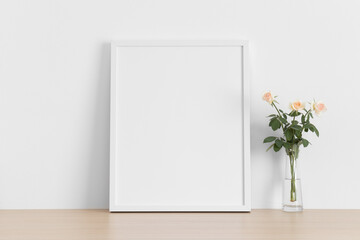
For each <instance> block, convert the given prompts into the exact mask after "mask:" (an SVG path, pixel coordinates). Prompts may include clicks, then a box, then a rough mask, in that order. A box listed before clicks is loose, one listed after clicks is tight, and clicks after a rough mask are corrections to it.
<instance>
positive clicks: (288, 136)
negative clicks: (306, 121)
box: [284, 128, 294, 141]
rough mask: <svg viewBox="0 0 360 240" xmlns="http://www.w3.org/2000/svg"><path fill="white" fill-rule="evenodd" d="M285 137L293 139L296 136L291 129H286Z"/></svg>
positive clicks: (287, 139) (289, 139) (288, 139)
mask: <svg viewBox="0 0 360 240" xmlns="http://www.w3.org/2000/svg"><path fill="white" fill-rule="evenodd" d="M284 134H285V138H286V141H291V140H292V139H293V136H294V133H293V131H292V130H291V129H289V128H288V129H286V131H285V133H284Z"/></svg>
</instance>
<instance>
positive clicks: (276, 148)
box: [274, 144, 281, 152]
mask: <svg viewBox="0 0 360 240" xmlns="http://www.w3.org/2000/svg"><path fill="white" fill-rule="evenodd" d="M280 149H281V147H278V146H277V145H276V144H275V145H274V151H275V152H278V151H280Z"/></svg>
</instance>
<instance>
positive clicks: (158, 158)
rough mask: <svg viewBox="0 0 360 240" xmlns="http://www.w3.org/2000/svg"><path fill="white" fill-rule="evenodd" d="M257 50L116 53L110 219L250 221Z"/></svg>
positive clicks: (132, 44)
mask: <svg viewBox="0 0 360 240" xmlns="http://www.w3.org/2000/svg"><path fill="white" fill-rule="evenodd" d="M249 85H250V83H249V77H248V43H247V42H246V41H240V40H213V41H212V40H209V41H188V40H184V41H171V40H161V41H116V42H112V43H111V116H110V118H111V123H110V198H109V201H110V204H109V205H110V206H109V210H110V212H147V211H149V212H182V211H185V212H192V211H196V212H203V211H204V212H248V211H250V210H251V200H250V197H251V191H250V180H251V178H250V96H249V95H250V86H249Z"/></svg>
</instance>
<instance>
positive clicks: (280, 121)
mask: <svg viewBox="0 0 360 240" xmlns="http://www.w3.org/2000/svg"><path fill="white" fill-rule="evenodd" d="M271 105H273V106H274V108H275V109H276V111H277V112H278V114H279V117H280V118H281V114H280V111H279V109H278V108H277V107H276V105H275V103H274V102H272V103H271ZM280 124H281V128H282V130H283V131H284V126H283V123H282V122H281V121H280Z"/></svg>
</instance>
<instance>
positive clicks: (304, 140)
mask: <svg viewBox="0 0 360 240" xmlns="http://www.w3.org/2000/svg"><path fill="white" fill-rule="evenodd" d="M301 141H302V144H303V145H304V147H307V146H308V145H309V143H310V142H309V141H308V140H306V139H305V138H303V139H302V140H301Z"/></svg>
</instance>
